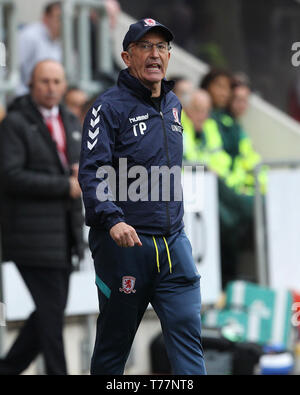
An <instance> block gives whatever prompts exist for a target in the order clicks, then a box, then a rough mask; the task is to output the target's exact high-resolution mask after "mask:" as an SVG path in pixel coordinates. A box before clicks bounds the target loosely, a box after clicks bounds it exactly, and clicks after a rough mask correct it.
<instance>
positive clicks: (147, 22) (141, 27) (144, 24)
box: [123, 18, 174, 51]
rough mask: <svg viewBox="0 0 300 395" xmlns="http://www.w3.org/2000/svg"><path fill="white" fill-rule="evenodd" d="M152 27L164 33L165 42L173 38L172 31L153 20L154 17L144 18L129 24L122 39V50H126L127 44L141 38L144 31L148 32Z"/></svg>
mask: <svg viewBox="0 0 300 395" xmlns="http://www.w3.org/2000/svg"><path fill="white" fill-rule="evenodd" d="M152 29H157V30H160V31H161V32H162V33H163V34H164V35H165V38H166V41H167V42H170V41H172V40H173V38H174V35H173V33H172V32H171V30H170V29H168V28H167V27H166V26H164V25H162V24H161V23H159V22H157V21H155V20H154V19H151V18H145V19H141V20H139V21H138V22H136V23H133V24H132V25H130V27H129V30H128V32H127V33H126V35H125V37H124V40H123V50H124V51H126V49H127V48H128V46H129V44H131V43H133V42H136V41H138V40H139V39H140V38H142V37H143V36H144V35H145V34H146V33H148V32H149V31H150V30H152Z"/></svg>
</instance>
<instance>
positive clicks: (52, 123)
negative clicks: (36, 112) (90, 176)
mask: <svg viewBox="0 0 300 395" xmlns="http://www.w3.org/2000/svg"><path fill="white" fill-rule="evenodd" d="M46 125H47V127H48V129H49V131H50V134H51V137H52V139H53V141H54V142H55V143H56V147H57V152H58V155H59V157H60V160H61V162H62V164H63V165H64V166H65V167H67V166H68V159H67V149H66V135H65V130H64V125H63V122H62V119H61V117H60V115H58V116H53V115H51V116H50V117H47V119H46Z"/></svg>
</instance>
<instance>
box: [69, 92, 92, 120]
mask: <svg viewBox="0 0 300 395" xmlns="http://www.w3.org/2000/svg"><path fill="white" fill-rule="evenodd" d="M87 101H88V96H87V94H86V93H85V92H84V91H83V90H81V89H79V88H76V87H72V86H71V87H69V88H68V89H67V92H66V94H65V97H64V103H65V105H66V106H67V108H68V110H69V111H71V112H72V113H73V114H74V115H76V117H77V118H78V119H79V120H80V122H81V124H83V121H84V117H85V114H84V113H83V109H84V107H85V104H86V102H87Z"/></svg>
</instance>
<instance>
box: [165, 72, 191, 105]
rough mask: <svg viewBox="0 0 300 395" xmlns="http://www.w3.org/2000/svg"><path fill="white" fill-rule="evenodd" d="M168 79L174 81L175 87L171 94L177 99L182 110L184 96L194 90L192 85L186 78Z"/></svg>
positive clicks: (174, 77)
mask: <svg viewBox="0 0 300 395" xmlns="http://www.w3.org/2000/svg"><path fill="white" fill-rule="evenodd" d="M169 79H170V80H171V81H174V83H175V85H174V88H173V92H174V93H175V95H176V96H177V97H178V99H179V101H180V103H181V105H182V107H183V108H184V105H185V101H186V96H188V95H189V94H190V93H191V92H192V91H193V90H194V89H195V87H194V84H193V83H192V81H190V80H189V79H188V78H186V77H183V76H170V77H169Z"/></svg>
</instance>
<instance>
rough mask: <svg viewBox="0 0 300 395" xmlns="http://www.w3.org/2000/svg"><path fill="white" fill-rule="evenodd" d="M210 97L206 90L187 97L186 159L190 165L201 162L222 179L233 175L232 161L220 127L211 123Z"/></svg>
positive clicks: (184, 113) (183, 118)
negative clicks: (224, 147) (226, 149)
mask: <svg viewBox="0 0 300 395" xmlns="http://www.w3.org/2000/svg"><path fill="white" fill-rule="evenodd" d="M211 105H212V103H211V98H210V95H209V94H208V93H207V92H206V91H205V90H203V89H195V90H194V91H192V92H189V93H186V94H185V108H184V111H182V114H181V123H182V127H183V129H184V133H183V146H184V153H183V157H184V159H185V160H187V161H190V162H201V163H202V164H203V165H205V166H206V167H207V168H208V169H209V170H212V171H214V172H215V173H216V174H217V175H218V176H220V177H225V176H227V175H228V173H230V166H231V159H230V157H229V155H228V154H227V153H226V152H225V151H224V149H223V144H222V139H221V138H220V135H219V132H218V126H217V124H216V122H215V121H214V120H213V119H208V118H209V115H210V111H211Z"/></svg>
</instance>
